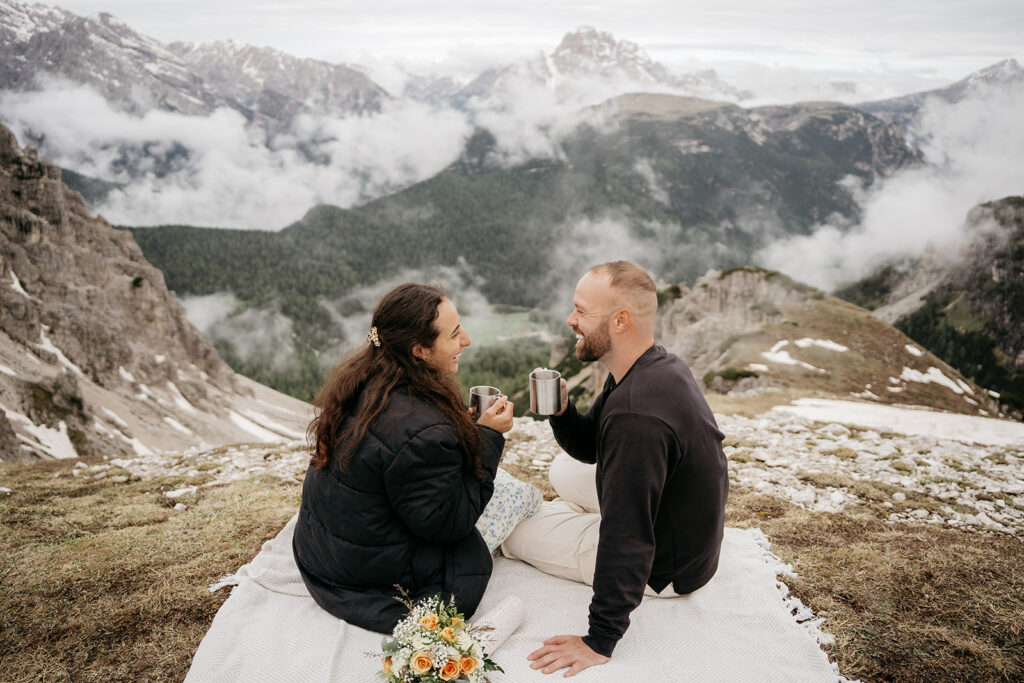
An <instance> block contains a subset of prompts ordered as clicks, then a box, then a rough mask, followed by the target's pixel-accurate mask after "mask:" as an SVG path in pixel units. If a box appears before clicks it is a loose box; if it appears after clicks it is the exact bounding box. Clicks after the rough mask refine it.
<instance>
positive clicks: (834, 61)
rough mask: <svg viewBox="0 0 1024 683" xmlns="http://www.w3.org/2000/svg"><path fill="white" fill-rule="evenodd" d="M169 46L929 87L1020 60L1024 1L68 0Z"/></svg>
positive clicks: (465, 67) (466, 65)
mask: <svg viewBox="0 0 1024 683" xmlns="http://www.w3.org/2000/svg"><path fill="white" fill-rule="evenodd" d="M45 4H55V5H58V6H60V7H63V8H65V9H67V10H70V11H72V12H75V13H76V14H82V15H87V14H91V13H93V12H97V11H104V12H109V13H111V14H113V15H115V16H117V17H119V18H120V19H122V20H123V21H125V22H126V23H128V24H129V25H131V26H132V27H133V28H135V29H136V30H139V31H141V32H143V33H145V34H148V35H151V36H153V37H155V38H157V39H159V40H161V41H164V42H171V41H174V40H190V41H207V40H218V39H225V38H234V39H236V40H240V41H243V42H246V43H251V44H254V45H266V46H271V47H275V48H277V49H280V50H282V51H284V52H287V53H289V54H293V55H297V56H302V57H315V58H320V59H326V60H329V61H335V62H362V63H367V62H370V63H372V62H375V61H378V60H380V61H383V60H391V59H398V60H402V61H406V62H409V63H413V64H416V63H419V64H429V63H433V65H434V66H435V67H436V68H437V69H438V70H447V71H453V70H458V71H460V72H461V74H460V75H470V74H471V73H472V72H473V71H474V70H475V69H476V68H477V67H478V66H480V65H486V64H487V63H490V62H492V61H494V58H495V57H504V58H507V57H513V56H521V55H524V54H530V53H533V52H535V51H536V50H544V51H550V50H551V49H552V48H553V47H554V46H555V45H557V44H558V42H559V40H560V39H561V37H562V35H564V34H565V33H566V32H567V31H570V30H573V29H575V28H576V27H577V26H580V25H589V26H594V27H596V28H598V29H601V30H603V31H609V32H611V33H613V34H614V35H615V37H616V38H619V39H623V38H625V39H628V40H632V41H634V42H636V43H639V44H640V46H641V47H643V48H644V49H646V50H647V51H648V52H649V53H650V54H651V56H652V57H654V58H655V59H657V60H659V61H662V62H665V63H666V64H668V65H670V66H674V65H690V66H699V65H701V64H703V65H709V66H715V65H718V64H722V63H727V62H730V61H731V62H735V61H737V60H743V61H753V62H759V63H761V64H764V65H768V66H775V67H782V68H787V67H792V68H799V69H808V70H823V71H830V72H834V73H840V74H841V73H850V74H857V73H863V74H867V75H870V74H878V75H880V76H885V75H886V74H891V73H893V72H898V73H901V74H906V75H907V76H908V77H917V78H920V83H921V84H922V85H928V84H929V82H933V83H935V84H940V83H944V82H949V81H950V80H956V79H958V78H961V77H963V76H965V75H967V74H968V73H970V72H972V71H975V70H977V69H979V68H982V67H985V66H988V65H989V64H992V63H994V62H996V61H998V60H1000V59H1003V58H1006V57H1015V58H1017V59H1018V61H1022V60H1024V11H1021V10H1022V3H1021V0H857V1H856V2H842V3H838V2H831V3H830V2H822V0H772V2H764V0H715V1H714V2H711V1H709V0H700V1H699V2H696V1H694V0H600V1H595V0H559V1H556V2H550V1H543V0H431V1H430V2H427V1H423V0H364V1H362V2H351V1H350V0H293V1H289V2H284V1H282V0H245V1H244V2H243V1H241V0H160V1H159V2H152V1H143V0H64V1H63V2H54V3H45Z"/></svg>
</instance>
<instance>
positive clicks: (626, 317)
mask: <svg viewBox="0 0 1024 683" xmlns="http://www.w3.org/2000/svg"><path fill="white" fill-rule="evenodd" d="M612 325H613V326H614V328H615V331H616V332H625V331H626V330H628V329H629V328H631V327H632V326H633V314H632V313H631V312H630V310H629V309H628V308H620V309H619V310H617V311H615V313H613V314H612Z"/></svg>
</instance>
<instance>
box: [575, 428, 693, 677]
mask: <svg viewBox="0 0 1024 683" xmlns="http://www.w3.org/2000/svg"><path fill="white" fill-rule="evenodd" d="M604 434H605V435H606V436H605V438H604V442H603V446H604V447H603V449H602V454H601V462H602V469H601V491H602V493H601V531H600V540H599V542H598V546H597V562H596V567H595V570H594V597H593V599H592V600H591V603H590V631H589V633H588V635H587V636H585V637H584V638H583V641H584V642H585V643H586V644H587V645H588V646H590V648H591V649H592V650H594V651H595V652H597V653H599V654H602V655H605V656H606V657H610V656H611V654H612V650H614V649H615V645H616V644H617V643H618V642H619V640H620V639H621V638H622V635H623V634H624V633H625V632H626V629H627V628H628V627H629V615H630V613H631V612H632V611H633V610H634V609H636V607H637V605H639V604H640V600H641V599H642V598H643V595H644V587H645V586H646V585H647V580H648V579H649V578H650V575H651V567H652V566H653V564H654V520H655V518H656V516H657V513H658V506H659V505H660V503H661V495H662V492H663V490H664V488H665V481H666V479H667V477H668V472H669V469H670V462H669V461H670V458H671V457H673V456H674V454H676V453H678V447H677V446H676V441H675V437H674V435H673V434H672V432H671V430H670V429H669V428H668V426H667V425H665V424H664V423H662V422H661V421H660V420H658V419H656V418H653V417H648V416H643V415H638V414H636V413H621V414H617V415H614V416H611V417H610V418H609V419H608V424H606V426H605V430H604Z"/></svg>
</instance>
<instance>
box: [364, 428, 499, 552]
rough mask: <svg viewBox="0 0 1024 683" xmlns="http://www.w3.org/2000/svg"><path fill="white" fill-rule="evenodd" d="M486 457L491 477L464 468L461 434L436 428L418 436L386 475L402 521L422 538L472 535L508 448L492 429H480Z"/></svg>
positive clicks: (391, 495)
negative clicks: (505, 448) (500, 461)
mask: <svg viewBox="0 0 1024 683" xmlns="http://www.w3.org/2000/svg"><path fill="white" fill-rule="evenodd" d="M480 438H481V445H482V448H481V458H482V460H483V464H484V469H485V470H486V471H487V475H488V476H487V478H486V479H485V480H484V481H479V480H478V479H477V478H476V477H475V476H474V475H473V474H472V473H471V472H467V471H465V469H464V468H463V466H462V450H461V446H460V443H459V436H458V432H457V431H456V429H455V427H454V426H452V425H445V424H437V425H433V426H430V427H427V428H425V429H423V430H422V431H420V432H418V433H417V434H416V435H414V436H413V437H412V438H411V439H409V441H407V442H406V444H405V445H404V446H403V447H402V449H401V450H400V451H399V452H398V453H397V454H396V455H395V459H394V460H393V461H392V463H391V465H390V466H389V467H388V468H387V469H386V470H385V472H384V486H385V489H386V491H387V494H388V498H389V499H390V500H391V504H392V505H393V506H394V509H395V512H396V513H397V514H398V517H399V518H400V519H401V520H402V522H403V523H404V524H405V525H406V526H408V527H409V528H410V529H411V530H412V532H413V533H414V534H416V535H417V536H419V537H421V538H424V539H427V540H432V541H441V542H447V541H453V540H456V539H459V538H462V537H463V536H465V535H466V534H468V533H470V531H472V530H473V528H474V526H475V525H476V521H477V519H478V518H479V517H480V514H481V513H482V512H483V511H484V507H486V506H487V503H488V501H490V499H491V495H492V494H493V493H494V476H495V474H497V471H498V461H499V460H500V459H501V452H502V449H503V448H504V445H505V439H504V437H503V436H502V435H501V434H499V433H498V432H496V431H494V430H493V429H487V428H481V429H480Z"/></svg>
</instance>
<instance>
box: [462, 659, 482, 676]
mask: <svg viewBox="0 0 1024 683" xmlns="http://www.w3.org/2000/svg"><path fill="white" fill-rule="evenodd" d="M478 666H480V660H479V659H477V658H476V657H463V658H462V661H460V662H459V669H461V671H462V673H464V674H471V673H473V672H474V671H476V668H477V667H478Z"/></svg>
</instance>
